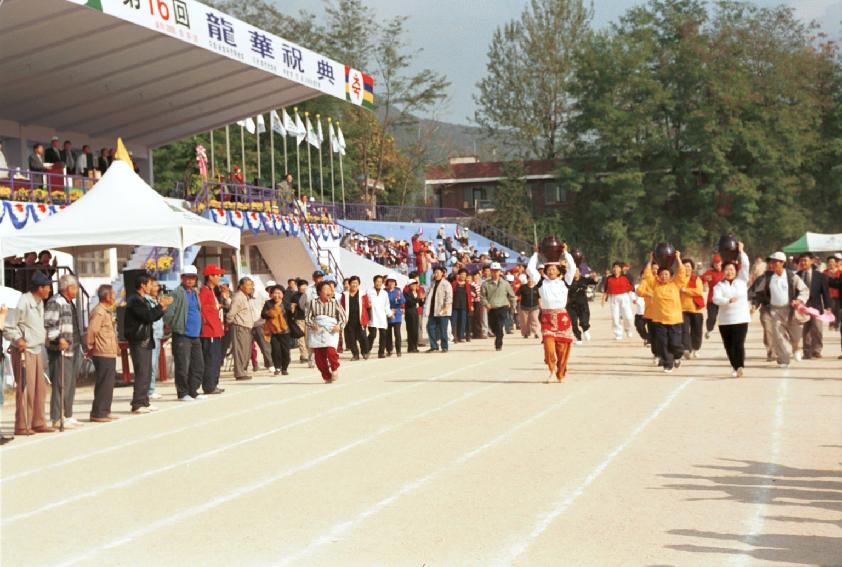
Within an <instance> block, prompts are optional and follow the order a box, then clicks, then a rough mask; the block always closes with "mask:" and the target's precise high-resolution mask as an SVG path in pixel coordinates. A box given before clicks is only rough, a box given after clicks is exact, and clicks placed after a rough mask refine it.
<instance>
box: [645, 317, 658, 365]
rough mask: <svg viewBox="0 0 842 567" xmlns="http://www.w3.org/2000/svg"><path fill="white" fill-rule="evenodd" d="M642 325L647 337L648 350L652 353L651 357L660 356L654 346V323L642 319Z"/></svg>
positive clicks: (650, 320)
mask: <svg viewBox="0 0 842 567" xmlns="http://www.w3.org/2000/svg"><path fill="white" fill-rule="evenodd" d="M643 324H644V325H645V327H646V336H648V337H649V350H650V351H651V352H652V356H660V354H658V347H657V346H656V345H655V325H657V323H655V321H653V320H652V319H645V318H644V319H643Z"/></svg>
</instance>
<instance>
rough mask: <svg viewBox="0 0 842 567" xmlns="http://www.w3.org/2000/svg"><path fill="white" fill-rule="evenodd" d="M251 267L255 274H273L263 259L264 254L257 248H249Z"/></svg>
mask: <svg viewBox="0 0 842 567" xmlns="http://www.w3.org/2000/svg"><path fill="white" fill-rule="evenodd" d="M249 267H250V268H251V273H253V274H271V273H272V271H271V270H270V269H269V265H268V264H267V263H266V260H264V259H263V254H261V253H260V249H259V248H258V247H257V246H249Z"/></svg>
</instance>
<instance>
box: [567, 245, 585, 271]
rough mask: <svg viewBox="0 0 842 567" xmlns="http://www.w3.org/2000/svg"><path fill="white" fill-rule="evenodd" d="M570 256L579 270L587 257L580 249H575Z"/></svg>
mask: <svg viewBox="0 0 842 567" xmlns="http://www.w3.org/2000/svg"><path fill="white" fill-rule="evenodd" d="M570 255H571V256H573V261H574V262H576V267H577V268H578V267H579V266H581V265H582V262H584V261H585V255H584V254H582V250H580V249H579V248H574V249H573V251H572V252H570Z"/></svg>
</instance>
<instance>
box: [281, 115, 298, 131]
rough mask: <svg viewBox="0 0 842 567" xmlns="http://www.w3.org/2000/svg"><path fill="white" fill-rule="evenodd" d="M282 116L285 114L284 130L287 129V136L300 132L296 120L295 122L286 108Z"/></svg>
mask: <svg viewBox="0 0 842 567" xmlns="http://www.w3.org/2000/svg"><path fill="white" fill-rule="evenodd" d="M281 116H283V122H284V130H286V131H287V136H295V133H296V132H298V128H297V127H296V126H295V122H293V120H292V118H290V117H289V114H287V109H286V108H284V109H283V110H282V111H281Z"/></svg>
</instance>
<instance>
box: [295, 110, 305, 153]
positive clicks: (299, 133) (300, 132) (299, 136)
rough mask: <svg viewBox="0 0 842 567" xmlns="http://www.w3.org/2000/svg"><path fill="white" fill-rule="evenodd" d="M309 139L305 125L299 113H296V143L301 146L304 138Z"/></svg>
mask: <svg viewBox="0 0 842 567" xmlns="http://www.w3.org/2000/svg"><path fill="white" fill-rule="evenodd" d="M306 137H307V129H306V128H305V127H304V123H303V122H302V121H301V117H300V116H299V115H298V112H296V113H295V141H296V142H297V143H298V144H299V145H300V144H301V142H303V141H304V138H306Z"/></svg>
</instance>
